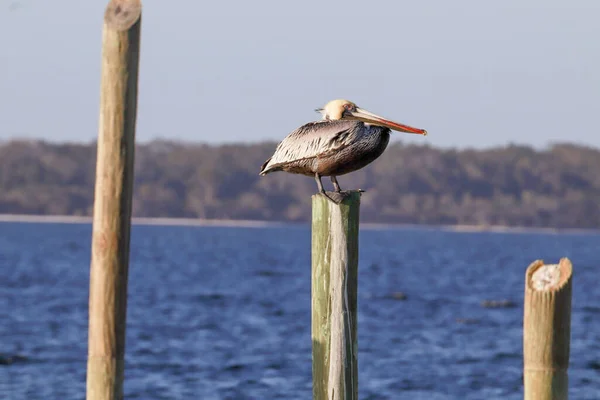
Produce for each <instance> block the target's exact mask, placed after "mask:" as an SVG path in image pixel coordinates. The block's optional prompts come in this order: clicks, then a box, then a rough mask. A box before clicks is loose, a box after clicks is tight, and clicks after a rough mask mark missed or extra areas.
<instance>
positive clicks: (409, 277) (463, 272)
mask: <svg viewBox="0 0 600 400" xmlns="http://www.w3.org/2000/svg"><path fill="white" fill-rule="evenodd" d="M90 238H91V226H90V225H86V224H72V225H70V224H25V223H0V278H1V282H2V285H0V294H1V296H0V302H1V303H0V313H1V315H2V317H1V320H2V324H1V325H0V338H1V340H0V353H1V354H2V358H1V361H2V362H1V364H2V365H0V394H1V395H2V396H0V397H1V398H2V399H28V400H29V399H44V400H50V399H84V397H85V375H86V359H87V311H88V308H87V307H88V304H87V301H88V290H89V260H90ZM563 256H567V257H569V258H570V259H571V260H572V262H573V264H574V270H575V274H574V281H573V282H574V293H573V314H572V333H571V337H572V340H571V364H570V368H569V373H570V375H569V376H570V395H571V398H573V399H600V290H598V282H599V280H600V236H599V235H597V234H530V233H527V234H521V233H520V234H499V233H453V232H443V231H438V230H435V229H431V230H417V229H388V230H369V229H362V230H361V233H360V265H359V271H360V272H359V274H360V277H359V293H358V308H359V311H358V324H359V325H358V334H359V339H358V341H359V392H360V398H361V399H372V400H375V399H432V400H436V399H521V398H522V390H523V387H522V315H523V307H522V301H523V287H524V274H525V269H526V267H527V266H528V265H529V264H530V263H531V262H532V261H533V260H535V259H538V258H542V259H544V260H545V261H547V262H556V261H558V259H559V258H560V257H563ZM398 292H402V293H404V294H405V295H406V298H405V299H401V296H399V295H398ZM484 300H510V301H511V302H514V306H513V307H502V308H486V307H483V306H482V304H481V303H482V301H484ZM311 385H312V384H311V339H310V230H309V228H308V227H307V226H289V227H278V228H215V227H160V226H142V225H137V226H134V227H133V232H132V247H131V265H130V276H129V304H128V320H127V343H126V372H125V397H126V398H127V399H192V398H193V399H310V398H311V396H312V392H311V387H312V386H311Z"/></svg>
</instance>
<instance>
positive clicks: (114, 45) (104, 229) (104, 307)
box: [86, 0, 142, 400]
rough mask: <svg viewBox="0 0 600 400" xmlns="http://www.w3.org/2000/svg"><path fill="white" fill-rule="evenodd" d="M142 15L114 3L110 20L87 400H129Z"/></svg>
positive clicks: (133, 3) (134, 2) (120, 0)
mask: <svg viewBox="0 0 600 400" xmlns="http://www.w3.org/2000/svg"><path fill="white" fill-rule="evenodd" d="M141 12H142V5H141V2H140V1H139V0H111V1H110V3H109V4H108V6H107V8H106V12H105V14H104V28H103V35H102V72H101V87H100V118H99V129H98V131H99V132H98V157H97V163H96V187H95V193H94V222H93V233H92V257H91V265H90V297H89V328H88V363H87V388H86V391H87V395H86V398H87V400H118V399H122V398H123V376H124V355H125V321H126V313H127V279H128V268H129V237H130V235H129V233H130V228H131V203H132V192H133V161H134V151H135V126H136V116H137V92H138V64H139V49H140V24H141Z"/></svg>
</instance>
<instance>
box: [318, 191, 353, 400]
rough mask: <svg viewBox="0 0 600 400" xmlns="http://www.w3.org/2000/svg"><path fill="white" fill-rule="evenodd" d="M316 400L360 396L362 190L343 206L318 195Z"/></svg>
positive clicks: (344, 201)
mask: <svg viewBox="0 0 600 400" xmlns="http://www.w3.org/2000/svg"><path fill="white" fill-rule="evenodd" d="M312 207H313V216H312V289H311V292H312V346H313V348H312V356H313V361H312V371H313V399H315V400H325V399H336V400H338V399H342V400H343V399H345V400H350V399H358V358H357V352H358V342H357V337H356V333H357V329H356V307H357V288H358V279H357V277H358V226H359V209H360V193H359V192H351V193H350V194H349V196H348V197H346V198H345V199H344V200H343V201H342V202H341V203H340V204H336V203H334V202H333V201H331V200H330V199H328V198H326V197H325V196H323V195H321V194H317V195H314V196H313V198H312Z"/></svg>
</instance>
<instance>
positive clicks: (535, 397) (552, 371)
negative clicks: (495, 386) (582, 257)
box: [523, 258, 573, 400]
mask: <svg viewBox="0 0 600 400" xmlns="http://www.w3.org/2000/svg"><path fill="white" fill-rule="evenodd" d="M572 274H573V267H572V265H571V262H570V261H569V259H568V258H563V259H561V260H560V262H559V264H558V265H544V262H543V261H541V260H537V261H534V262H533V263H532V264H531V265H530V266H529V267H528V268H527V272H526V275H525V307H524V318H523V361H524V363H523V368H524V375H523V378H524V392H525V393H524V398H525V400H566V399H568V386H569V378H568V373H567V369H568V367H569V353H570V339H571V292H572V284H571V277H572Z"/></svg>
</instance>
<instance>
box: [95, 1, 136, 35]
mask: <svg viewBox="0 0 600 400" xmlns="http://www.w3.org/2000/svg"><path fill="white" fill-rule="evenodd" d="M141 15H142V2H141V1H140V0H111V1H110V3H108V6H106V11H105V12H104V23H105V24H106V26H107V27H109V28H111V29H114V30H117V31H126V30H128V29H129V28H131V27H132V26H133V25H134V24H135V23H136V22H137V21H138V20H139V19H140V16H141Z"/></svg>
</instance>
